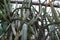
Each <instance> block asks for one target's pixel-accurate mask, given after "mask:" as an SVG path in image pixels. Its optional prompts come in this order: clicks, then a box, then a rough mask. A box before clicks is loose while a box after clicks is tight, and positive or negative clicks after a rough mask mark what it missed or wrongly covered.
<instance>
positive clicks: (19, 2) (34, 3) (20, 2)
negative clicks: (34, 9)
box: [11, 1, 60, 8]
mask: <svg viewBox="0 0 60 40" xmlns="http://www.w3.org/2000/svg"><path fill="white" fill-rule="evenodd" d="M16 2H17V3H18V4H22V3H23V1H11V3H16ZM25 3H27V2H25ZM32 5H40V4H39V3H36V2H32ZM41 5H42V6H46V4H44V3H41ZM47 6H48V7H50V4H47ZM53 6H54V7H56V8H60V6H59V5H53Z"/></svg>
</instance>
